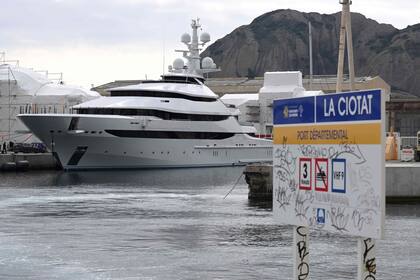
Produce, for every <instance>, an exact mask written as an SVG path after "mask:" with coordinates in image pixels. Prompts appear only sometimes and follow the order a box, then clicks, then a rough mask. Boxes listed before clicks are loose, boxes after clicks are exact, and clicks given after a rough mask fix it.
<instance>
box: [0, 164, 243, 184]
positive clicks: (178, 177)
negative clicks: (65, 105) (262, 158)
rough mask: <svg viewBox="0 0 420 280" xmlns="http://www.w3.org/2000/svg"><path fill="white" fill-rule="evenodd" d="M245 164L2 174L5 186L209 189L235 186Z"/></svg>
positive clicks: (2, 182) (2, 181)
mask: <svg viewBox="0 0 420 280" xmlns="http://www.w3.org/2000/svg"><path fill="white" fill-rule="evenodd" d="M242 172H243V167H212V168H179V169H153V170H101V171H68V172H64V171H38V172H37V171H32V172H27V173H3V174H1V176H2V180H1V182H0V187H2V186H11V185H13V186H15V187H32V186H38V187H51V186H61V187H63V186H64V187H65V186H79V185H101V186H110V185H112V186H124V187H126V186H147V187H153V186H157V187H169V188H171V187H174V186H175V187H179V186H182V187H185V188H206V187H211V186H215V185H216V186H220V185H231V186H233V184H234V183H235V182H236V181H237V180H238V178H239V177H240V176H241V175H242Z"/></svg>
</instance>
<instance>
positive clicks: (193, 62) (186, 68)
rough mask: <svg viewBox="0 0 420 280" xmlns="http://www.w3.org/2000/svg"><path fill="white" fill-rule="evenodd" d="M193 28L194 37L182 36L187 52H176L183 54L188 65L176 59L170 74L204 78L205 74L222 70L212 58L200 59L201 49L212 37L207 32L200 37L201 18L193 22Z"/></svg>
mask: <svg viewBox="0 0 420 280" xmlns="http://www.w3.org/2000/svg"><path fill="white" fill-rule="evenodd" d="M191 28H192V35H190V34H188V33H184V34H183V35H182V36H181V42H182V43H184V44H185V45H186V46H187V50H175V51H176V52H181V53H182V56H183V57H184V59H185V60H186V65H184V60H183V59H181V58H177V59H175V61H174V63H173V66H169V72H175V73H188V74H195V75H201V76H203V74H204V73H210V72H216V71H220V69H217V68H216V64H215V63H214V62H213V60H212V59H211V58H210V57H205V58H203V60H202V61H201V59H200V51H201V48H200V47H203V46H204V45H205V44H207V43H208V42H209V41H210V35H209V34H208V33H206V32H202V33H201V34H200V37H198V29H200V30H201V24H200V19H199V18H197V19H193V20H192V22H191ZM200 62H201V63H200ZM200 64H201V65H200Z"/></svg>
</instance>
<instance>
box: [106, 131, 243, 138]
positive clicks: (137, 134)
mask: <svg viewBox="0 0 420 280" xmlns="http://www.w3.org/2000/svg"><path fill="white" fill-rule="evenodd" d="M105 131H106V132H107V133H109V134H112V135H114V136H118V137H126V138H160V139H227V138H230V137H233V136H234V135H235V134H234V133H230V132H193V131H150V130H149V131H145V130H105Z"/></svg>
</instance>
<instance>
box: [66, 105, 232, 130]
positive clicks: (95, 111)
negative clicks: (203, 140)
mask: <svg viewBox="0 0 420 280" xmlns="http://www.w3.org/2000/svg"><path fill="white" fill-rule="evenodd" d="M76 110H77V113H78V114H89V115H121V116H152V117H158V118H161V119H164V120H182V121H223V120H226V119H228V118H229V115H199V114H182V113H172V112H166V111H161V110H152V109H114V108H78V109H76ZM72 121H73V120H72ZM75 126H77V123H76V124H75Z"/></svg>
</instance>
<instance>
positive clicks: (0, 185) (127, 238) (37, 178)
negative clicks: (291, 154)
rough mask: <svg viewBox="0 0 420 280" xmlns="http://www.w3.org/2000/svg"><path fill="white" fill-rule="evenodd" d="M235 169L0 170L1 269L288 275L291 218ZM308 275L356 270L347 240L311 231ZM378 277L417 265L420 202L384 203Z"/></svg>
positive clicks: (349, 274)
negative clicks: (259, 196)
mask: <svg viewBox="0 0 420 280" xmlns="http://www.w3.org/2000/svg"><path fill="white" fill-rule="evenodd" d="M242 171H243V169H242V168H237V167H230V168H208V169H179V170H175V169H173V170H158V171H113V172H109V171H108V172H36V173H32V172H29V173H20V174H5V173H3V174H1V173H0V279H241V280H242V279H264V280H268V279H291V277H292V259H291V254H292V251H291V242H292V229H291V227H288V226H279V225H275V224H274V223H273V219H272V213H271V209H270V208H269V207H268V206H266V205H258V204H251V203H249V202H248V200H247V193H248V190H247V186H246V184H245V182H244V181H243V180H241V181H240V182H239V184H238V185H237V187H236V188H235V189H234V190H233V192H232V193H231V194H230V195H229V196H228V197H227V198H226V199H224V196H225V195H226V194H227V193H228V191H229V189H230V188H231V187H232V186H233V185H234V184H235V182H236V181H237V179H238V178H239V177H240V176H241V173H242ZM310 238H311V244H310V250H311V251H310V253H311V255H310V256H311V269H312V278H311V279H355V278H356V269H357V268H356V246H357V243H356V240H355V239H353V238H349V237H339V238H338V237H332V236H331V235H329V234H326V233H320V232H312V233H311V237H310ZM377 245H378V248H377V263H378V279H418V278H419V277H420V205H392V206H388V207H387V216H386V238H385V240H381V241H378V243H377Z"/></svg>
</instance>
